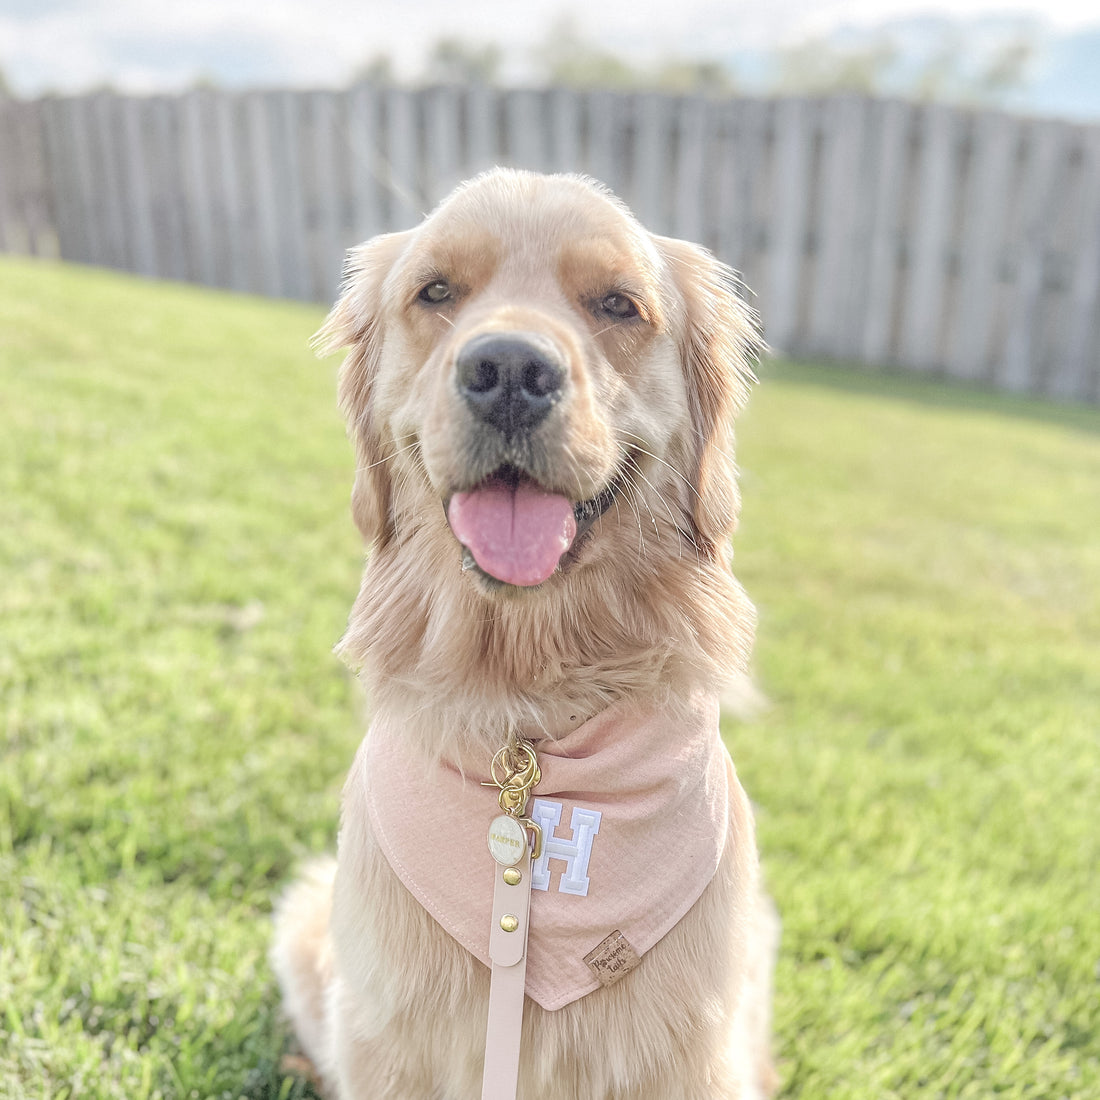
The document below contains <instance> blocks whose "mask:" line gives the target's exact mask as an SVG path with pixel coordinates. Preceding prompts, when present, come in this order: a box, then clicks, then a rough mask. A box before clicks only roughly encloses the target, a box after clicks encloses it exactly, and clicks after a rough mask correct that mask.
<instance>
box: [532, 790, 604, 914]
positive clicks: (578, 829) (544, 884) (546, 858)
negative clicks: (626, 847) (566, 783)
mask: <svg viewBox="0 0 1100 1100" xmlns="http://www.w3.org/2000/svg"><path fill="white" fill-rule="evenodd" d="M561 811H562V805H561V803H560V802H550V801H549V800H547V799H544V798H536V799H535V801H534V802H533V803H532V808H531V818H532V820H533V821H534V822H535V824H536V825H538V826H539V828H540V829H542V854H541V855H540V856H539V858H538V859H537V860H535V862H534V863H533V864H531V887H532V889H535V890H549V889H550V860H552V859H560V860H564V861H565V871H564V872H563V874H562V876H561V879H560V880H559V882H558V893H560V894H576V895H578V896H579V897H586V896H587V894H588V861H589V860H590V859H591V858H592V838H593V837H594V836H595V835H596V834H597V833H598V832H599V831H600V819H601V817H603V815H602V814H601V813H600V811H599V810H585V809H582V808H581V807H580V806H574V807H573V814H572V817H571V818H570V819H569V825H570V828H572V830H573V839H572V840H562V839H561V838H560V837H556V836H554V829H555V828H556V827H557V826H558V825H559V824H560V823H561Z"/></svg>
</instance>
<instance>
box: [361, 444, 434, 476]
mask: <svg viewBox="0 0 1100 1100" xmlns="http://www.w3.org/2000/svg"><path fill="white" fill-rule="evenodd" d="M401 438H402V439H408V438H412V440H413V441H412V442H411V443H406V444H405V446H404V447H396V448H394V450H392V451H390V453H389V454H386V455H383V456H382V457H381V458H379V459H377V460H376V461H374V462H372V463H370V464H369V465H367V466H357V467H356V470H355V472H356V473H357V474H365V473H366V472H367V471H368V470H373V469H374V468H375V466H381V465H382V464H383V463H386V462H391V461H392V460H393V459H395V458H397V456H398V455H402V454H404V453H405V452H406V451H412V450H415V449H416V448H417V447H419V446H420V441H419V440H418V439H415V438H413V437H412V436H402V437H401Z"/></svg>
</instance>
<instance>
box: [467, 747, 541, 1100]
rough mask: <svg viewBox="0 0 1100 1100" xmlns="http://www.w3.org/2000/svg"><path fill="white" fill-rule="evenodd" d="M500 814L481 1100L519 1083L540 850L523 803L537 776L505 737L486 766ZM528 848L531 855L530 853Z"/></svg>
mask: <svg viewBox="0 0 1100 1100" xmlns="http://www.w3.org/2000/svg"><path fill="white" fill-rule="evenodd" d="M490 774H491V776H492V783H485V784H483V786H486V787H488V786H495V787H499V788H500V798H499V802H500V808H501V810H502V811H503V812H502V813H501V814H500V815H499V816H497V817H495V818H493V820H492V821H491V822H490V824H489V837H488V844H489V852H490V854H491V855H492V857H493V859H494V860H496V862H497V870H496V873H495V886H494V888H493V915H492V922H491V924H490V926H489V958H490V961H491V962H492V972H491V977H490V979H489V1019H488V1022H487V1025H486V1029H485V1070H484V1073H483V1075H482V1083H481V1100H515V1096H516V1087H517V1085H518V1082H519V1051H520V1038H521V1034H522V1030H523V990H524V982H525V979H526V976H527V931H528V928H529V926H530V923H529V918H530V913H531V860H532V859H533V858H534V859H538V857H539V855H540V853H541V850H542V830H541V829H540V828H539V827H538V825H536V824H535V823H534V822H533V821H532V820H531V819H530V818H528V817H525V816H524V814H525V813H526V812H527V799H528V796H529V794H530V792H531V788H532V787H534V786H535V785H536V784H537V783H538V782H539V780H540V779H541V778H542V773H541V772H540V771H539V765H538V758H537V756H536V754H535V750H534V747H533V746H532V745H531V743H530V742H529V741H525V740H523V739H522V738H520V737H518V736H516V734H515V733H510V734H509V736H508V743H507V744H506V745H505V746H504V748H502V749H501V750H500V751H499V752H498V753H497V754H496V756H494V757H493V763H492V766H491V768H490ZM532 849H533V850H532Z"/></svg>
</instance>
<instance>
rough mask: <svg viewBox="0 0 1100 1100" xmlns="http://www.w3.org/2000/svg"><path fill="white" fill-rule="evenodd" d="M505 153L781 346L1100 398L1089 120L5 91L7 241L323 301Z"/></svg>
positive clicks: (400, 93)
mask: <svg viewBox="0 0 1100 1100" xmlns="http://www.w3.org/2000/svg"><path fill="white" fill-rule="evenodd" d="M498 163H502V164H510V165H513V166H516V167H526V168H534V169H539V170H546V171H579V172H586V173H588V174H590V175H592V176H594V177H595V178H597V179H600V180H602V181H604V182H605V183H606V184H607V185H608V186H609V187H610V188H611V189H612V190H613V191H615V192H616V193H617V194H619V195H621V196H622V198H623V199H624V200H625V201H626V202H627V203H628V204H630V205H631V206H632V207H633V209H634V210H635V211H636V212H637V214H638V216H639V217H640V218H641V219H642V220H643V221H644V222H645V223H646V224H647V225H649V226H650V227H651V228H652V229H654V230H655V231H657V232H659V233H669V234H672V235H676V236H682V237H686V238H690V239H693V240H697V241H700V242H701V243H703V244H705V245H706V246H708V247H710V248H711V249H712V250H713V251H715V252H716V253H717V254H718V255H719V256H720V257H721V258H722V259H724V260H725V261H726V262H728V263H730V264H731V265H732V266H734V267H735V268H737V269H738V270H739V271H741V272H742V273H743V274H744V277H745V280H746V282H747V283H748V285H749V286H750V287H752V288H754V289H755V290H756V292H757V293H758V294H759V297H757V298H755V299H754V300H753V301H754V305H755V306H756V307H757V308H758V309H759V311H760V313H761V315H762V318H763V320H764V323H765V326H766V334H767V337H768V339H769V340H770V342H771V343H772V344H773V346H775V347H776V348H777V349H779V350H782V351H785V352H790V353H793V354H807V355H815V356H830V357H835V358H845V359H862V360H863V361H865V362H869V363H872V364H879V365H891V364H893V365H898V366H902V367H907V368H910V369H915V370H922V371H938V372H940V373H944V374H948V375H951V376H955V377H959V378H961V379H966V380H972V381H981V382H992V383H994V384H996V385H1000V386H1004V387H1007V388H1010V389H1014V390H1032V391H1037V392H1046V393H1050V394H1052V395H1056V396H1058V397H1063V398H1084V399H1091V400H1100V321H1098V317H1100V127H1083V126H1073V125H1069V124H1066V123H1059V122H1055V121H1035V120H1032V121H1024V120H1020V119H1014V118H1011V117H1009V116H1007V115H1000V114H994V113H982V114H975V113H973V112H965V111H961V110H956V109H951V108H948V107H944V106H928V105H925V106H913V105H909V104H906V103H902V102H896V101H870V100H865V99H861V98H859V97H853V96H844V97H838V98H831V99H825V100H819V101H815V100H802V99H780V100H757V99H737V98H734V99H706V98H702V97H692V96H665V95H661V94H657V93H654V92H649V93H633V94H632V93H622V92H611V91H592V92H575V91H572V90H569V89H564V88H555V89H550V90H533V89H517V90H505V89H499V88H492V87H486V86H480V85H479V86H470V87H460V88H429V89H424V90H412V89H408V88H398V87H380V86H375V85H371V84H363V85H360V86H357V87H355V88H353V89H351V90H349V91H347V92H301V93H299V92H289V91H274V92H246V93H240V94H234V93H227V92H216V91H211V90H201V91H192V92H188V93H186V94H184V95H181V96H176V97H170V96H158V97H156V98H153V99H134V98H128V97H120V96H115V95H111V94H107V93H98V94H96V95H92V96H87V97H83V98H60V99H48V100H43V101H41V102H37V103H18V102H14V101H0V251H9V252H24V253H29V254H33V255H46V256H53V255H60V256H61V257H63V258H65V259H69V260H75V261H79V262H83V263H95V264H104V265H108V266H112V267H117V268H121V269H126V270H132V271H135V272H138V273H140V274H143V275H148V276H153V277H164V278H173V279H189V280H193V281H196V282H201V283H206V284H209V285H212V286H222V287H229V288H233V289H236V290H244V291H250V292H255V293H261V294H266V295H274V296H284V297H291V298H301V299H308V300H316V301H327V300H330V299H331V297H332V295H333V293H334V292H335V290H336V287H337V283H338V279H339V273H340V269H341V264H342V260H343V256H344V252H345V250H346V249H347V247H348V246H350V245H351V244H353V243H356V242H358V241H361V240H364V239H366V238H368V237H370V236H373V235H374V234H376V233H380V232H385V231H388V230H393V229H399V228H404V227H406V226H409V225H412V224H415V222H416V221H418V220H419V218H420V217H421V216H422V214H423V213H424V212H425V211H427V210H429V209H431V207H432V206H434V205H435V204H436V203H437V202H438V201H439V199H440V198H441V197H442V196H443V195H445V194H446V193H447V192H448V191H449V190H450V189H451V188H452V187H453V186H454V184H455V183H457V182H458V181H459V180H461V179H463V178H465V177H467V176H470V175H473V174H475V173H476V172H479V171H482V170H483V169H485V168H487V167H489V166H491V165H493V164H498Z"/></svg>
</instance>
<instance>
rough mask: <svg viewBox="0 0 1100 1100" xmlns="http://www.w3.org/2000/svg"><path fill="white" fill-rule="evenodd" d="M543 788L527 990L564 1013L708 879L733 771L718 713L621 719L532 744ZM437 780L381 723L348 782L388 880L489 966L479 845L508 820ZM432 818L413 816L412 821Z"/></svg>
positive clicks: (621, 712)
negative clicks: (394, 878)
mask: <svg viewBox="0 0 1100 1100" xmlns="http://www.w3.org/2000/svg"><path fill="white" fill-rule="evenodd" d="M537 748H538V753H539V765H540V767H541V769H542V781H541V782H540V783H539V785H538V786H537V787H536V788H535V790H534V791H533V792H532V800H531V802H530V803H528V806H527V813H528V816H529V817H532V818H533V819H534V820H536V821H537V822H538V823H539V824H540V825H541V826H542V830H543V854H542V857H541V858H540V859H539V860H537V861H536V862H534V863H533V864H532V886H533V892H532V896H531V924H530V936H529V940H528V958H527V987H526V991H527V994H528V996H530V997H533V998H534V999H535V1000H536V1001H538V1002H539V1004H540V1005H542V1006H543V1008H546V1009H557V1008H561V1007H563V1006H564V1005H567V1004H569V1003H570V1002H571V1001H575V1000H577V999H578V998H580V997H583V996H584V995H585V994H586V993H591V992H592V991H593V990H594V989H596V988H598V987H599V986H600V984H611V983H612V982H613V981H615V980H616V979H617V977H619V976H621V975H622V974H623V973H625V972H627V971H629V970H630V969H633V967H634V966H636V965H637V964H638V958H639V957H640V956H641V955H643V954H644V953H645V952H646V951H648V950H649V949H650V948H651V947H652V946H653V945H654V944H655V943H657V942H658V940H660V939H661V937H662V936H664V935H665V933H666V932H668V931H669V930H670V929H671V928H672V927H673V926H674V925H675V924H676V922H677V921H678V920H679V919H680V918H681V917H682V916H683V915H684V914H685V913H686V912H687V911H688V910H689V909H690V908H691V907H692V905H694V904H695V901H696V899H697V898H698V897H699V895H700V894H701V893H702V892H703V890H704V888H705V887H706V886H707V884H708V883H709V882H710V880H711V879H712V878H713V877H714V872H715V870H716V869H717V867H718V860H719V857H720V856H721V853H722V851H723V849H724V848H725V845H726V836H727V832H728V830H729V824H730V812H729V789H730V782H731V779H732V778H733V762H732V761H731V760H730V757H729V753H728V752H727V751H726V748H725V746H724V745H723V744H722V741H721V738H720V736H719V733H718V703H717V701H716V700H714V699H710V698H707V699H700V700H698V701H697V702H696V705H695V706H694V707H693V708H692V711H691V713H690V715H689V716H688V717H687V719H685V720H684V722H683V723H680V722H676V721H674V720H673V719H672V718H670V717H669V716H668V715H666V714H662V713H659V712H658V713H651V712H639V711H636V710H631V709H629V708H627V707H625V706H622V705H619V706H613V707H610V708H608V709H607V710H606V711H604V712H602V713H601V714H598V715H597V716H596V717H595V718H592V719H590V720H589V721H587V722H585V723H584V724H583V725H581V726H579V727H578V728H577V729H575V730H573V731H571V732H570V733H567V734H565V735H564V736H563V737H561V738H559V739H558V740H556V741H552V740H549V739H548V740H544V741H541V742H539V743H538V745H537ZM488 769H489V761H488V760H486V762H485V775H484V776H468V777H465V778H464V777H463V775H462V774H461V773H460V772H459V771H458V770H457V769H456V768H453V767H451V766H449V765H446V764H439V765H436V766H434V768H433V767H431V766H428V765H426V764H425V762H424V761H423V759H422V758H421V757H420V756H419V755H417V754H416V753H415V752H413V751H411V750H410V749H409V748H408V747H407V746H406V745H405V743H404V741H403V739H402V738H401V735H400V731H399V730H396V729H391V728H388V727H387V726H386V724H385V723H383V722H381V721H377V720H376V721H375V722H374V723H373V724H372V726H371V728H370V730H369V731H368V733H367V736H366V737H365V738H364V740H363V744H362V746H361V747H360V749H359V752H358V754H357V756H356V758H355V763H354V764H353V766H352V775H351V777H350V778H349V783H355V782H360V783H365V784H366V788H367V807H368V811H369V814H370V820H371V824H372V826H373V828H374V831H375V833H376V835H377V837H378V840H379V843H380V845H381V848H382V851H383V852H384V853H385V856H386V859H387V860H388V861H389V863H390V866H391V867H393V869H394V871H395V872H396V873H397V874H398V875H399V876H400V878H401V880H402V882H404V884H405V886H406V887H408V889H409V890H410V891H411V892H412V894H413V895H414V896H415V897H416V898H417V900H418V901H419V902H420V903H421V904H422V905H423V906H424V907H425V908H426V909H427V910H428V912H429V913H431V915H432V916H433V917H434V918H435V919H436V920H437V921H438V922H439V923H440V924H441V925H442V926H443V928H445V929H446V930H447V932H449V933H450V934H451V935H452V936H453V937H454V938H455V939H456V940H458V942H459V943H460V944H462V945H463V947H465V948H466V949H467V950H468V951H470V952H471V953H472V954H474V955H475V956H476V957H477V958H478V959H480V960H481V961H482V962H483V963H485V965H486V966H488V965H490V963H489V920H490V914H491V908H492V901H493V883H494V870H495V869H496V866H497V865H496V864H495V863H494V862H493V859H492V857H491V856H490V855H489V851H488V849H487V847H486V835H487V833H488V829H489V822H490V821H491V820H492V819H493V818H494V817H495V816H497V814H499V813H500V810H499V807H498V805H497V793H498V792H497V789H496V788H495V787H482V786H480V784H479V781H480V780H481V779H482V778H487V777H488ZM425 803H427V804H428V805H430V806H432V807H433V812H432V813H431V814H427V815H425V814H410V813H409V812H408V807H410V806H423V805H425Z"/></svg>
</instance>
